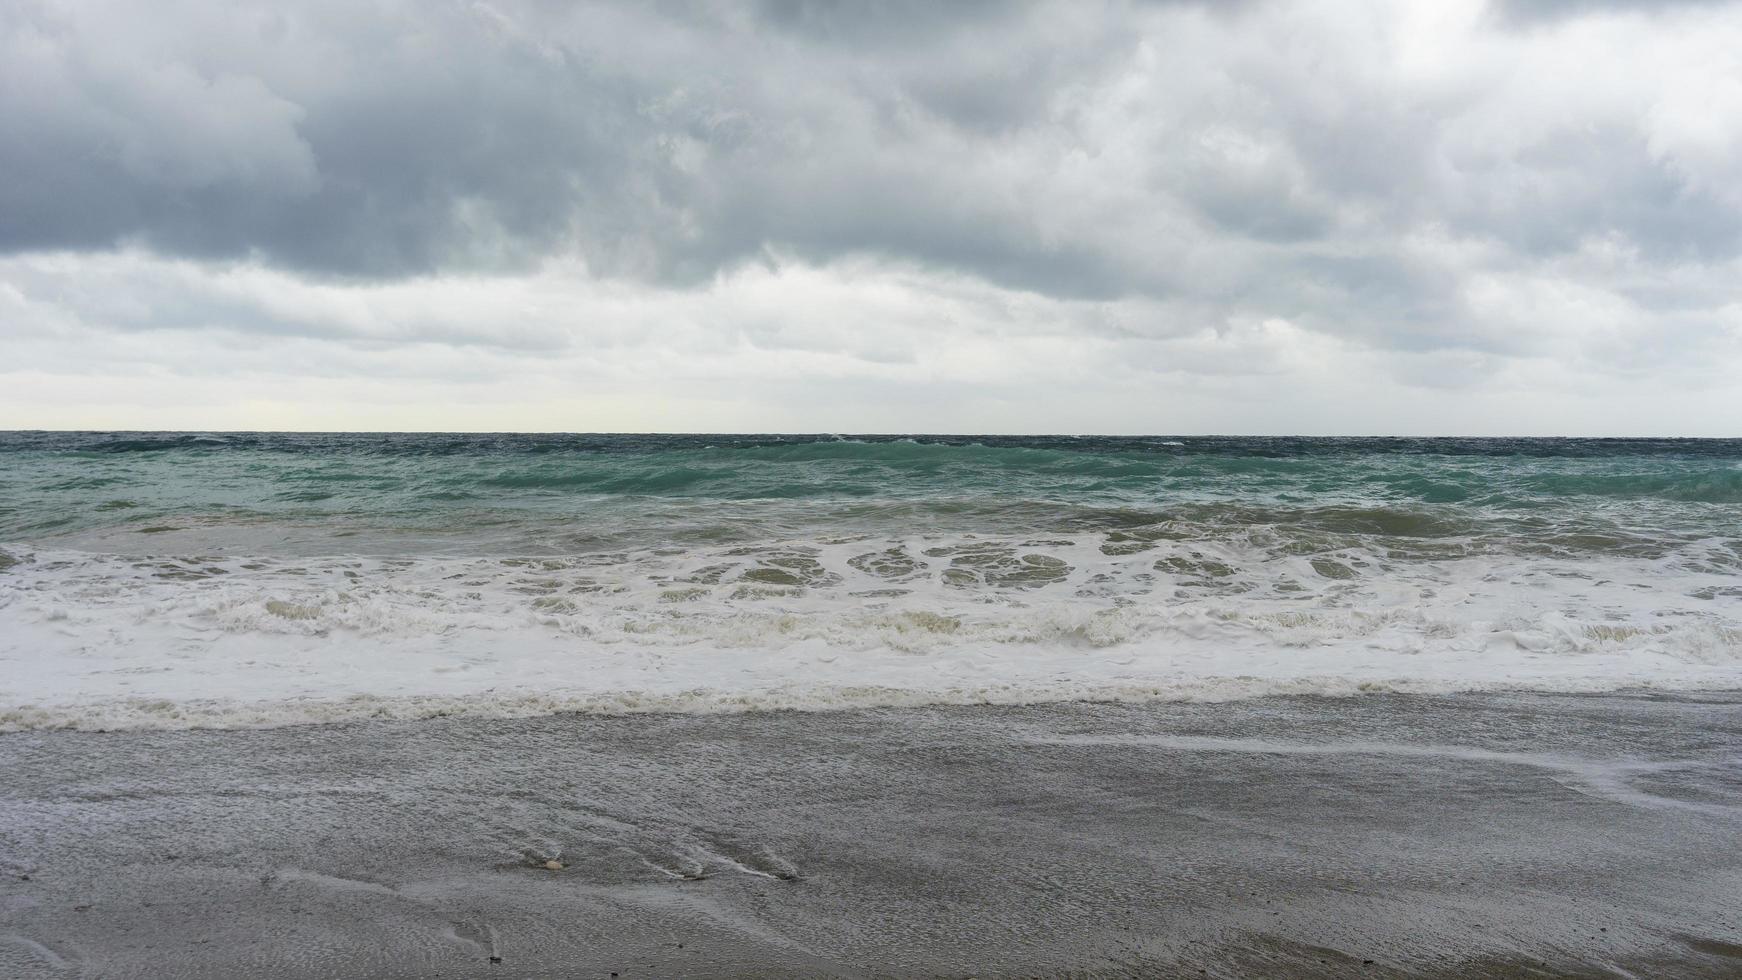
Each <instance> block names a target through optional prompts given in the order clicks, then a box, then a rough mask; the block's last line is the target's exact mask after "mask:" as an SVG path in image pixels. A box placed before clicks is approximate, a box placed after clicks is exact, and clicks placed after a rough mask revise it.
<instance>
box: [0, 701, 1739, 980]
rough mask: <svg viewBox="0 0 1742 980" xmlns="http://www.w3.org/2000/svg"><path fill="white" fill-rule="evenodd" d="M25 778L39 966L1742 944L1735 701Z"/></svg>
mask: <svg viewBox="0 0 1742 980" xmlns="http://www.w3.org/2000/svg"><path fill="white" fill-rule="evenodd" d="M0 771H3V772H4V773H5V779H4V781H3V785H0V976H8V977H10V976H18V977H80V976H102V977H123V978H125V977H233V976H258V977H354V976H355V977H414V976H443V977H469V976H485V977H609V976H612V975H616V976H619V977H623V978H631V977H684V976H694V977H704V976H758V977H769V976H790V977H811V976H843V977H860V976H901V977H906V976H980V977H993V976H1018V977H1020V976H1048V977H1050V976H1082V977H1100V976H1109V977H1124V976H1156V977H1174V976H1186V977H1195V976H1212V977H1243V976H1275V977H1333V976H1336V977H1348V976H1362V977H1368V976H1371V977H1451V976H1482V977H1514V976H1532V977H1558V976H1580V977H1585V976H1588V977H1627V976H1642V977H1643V976H1651V977H1665V976H1674V977H1714V978H1715V977H1737V976H1742V848H1739V847H1738V846H1737V845H1738V842H1739V841H1742V695H1735V694H1732V695H1686V696H1678V695H1668V694H1653V695H1638V696H1542V695H1483V696H1477V695H1465V696H1455V697H1409V696H1394V695H1370V696H1364V697H1360V698H1353V699H1346V700H1332V699H1312V698H1300V699H1289V698H1272V699H1264V700H1258V701H1248V702H1240V703H1232V704H1204V705H1189V704H1153V705H1107V704H1068V705H1052V706H1037V707H1026V708H992V707H976V708H936V709H908V710H887V711H856V712H842V713H824V714H795V713H775V714H750V715H731V716H727V715H720V716H705V717H704V716H636V717H624V718H597V717H587V716H575V715H571V716H559V717H549V718H537V719H523V720H492V721H483V720H475V719H437V720H432V721H423V722H378V723H358V724H346V725H329V726H310V727H301V728H285V729H275V730H260V731H212V732H197V731H196V732H160V733H149V732H131V733H127V732H117V733H75V732H58V733H25V734H16V735H6V736H0ZM547 862H557V863H559V864H560V865H561V867H560V869H557V868H556V866H555V865H551V866H549V867H547Z"/></svg>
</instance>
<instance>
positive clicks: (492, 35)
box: [0, 0, 1742, 352]
mask: <svg viewBox="0 0 1742 980" xmlns="http://www.w3.org/2000/svg"><path fill="white" fill-rule="evenodd" d="M1431 6H1433V5H1424V7H1422V8H1420V9H1418V10H1414V11H1406V12H1405V13H1406V14H1408V15H1409V16H1403V15H1398V14H1397V12H1396V11H1362V10H1360V9H1349V10H1343V9H1339V8H1334V7H1331V6H1327V5H1312V4H1300V5H1291V4H1276V3H1271V4H1259V3H1254V4H1238V5H1223V4H1212V5H1200V4H1193V3H1125V2H1115V0H1106V2H1096V3H1091V4H1075V3H1070V4H1065V3H1042V2H1034V3H992V2H973V3H950V4H944V3H926V2H918V0H914V2H898V3H885V4H870V3H849V2H845V0H839V2H837V0H765V2H762V3H758V4H752V5H744V4H737V3H727V2H723V0H721V2H702V0H696V2H677V0H666V2H662V3H658V4H653V5H646V6H644V5H634V4H583V5H568V4H558V3H543V2H534V0H525V2H518V0H480V2H474V3H460V2H457V0H456V2H434V3H425V4H410V5H396V4H372V3H370V4H365V3H355V2H328V3H309V4H299V5H288V6H287V5H278V4H265V3H247V2H243V3H237V4H228V5H216V4H209V3H195V2H166V3H164V4H153V5H148V6H146V5H122V4H115V5H102V4H82V3H59V2H51V0H19V2H15V3H12V4H8V5H6V6H5V7H4V9H0V173H3V174H4V175H5V178H6V179H5V180H3V181H0V251H4V252H9V253H14V254H19V253H31V252H40V251H45V250H73V251H101V250H108V249H113V248H116V247H131V248H138V249H142V250H144V251H146V252H150V253H154V254H156V255H159V256H166V257H186V258H191V259H198V260H242V261H247V262H253V263H258V264H263V265H266V266H270V267H275V268H278V269H281V270H288V271H290V272H293V273H295V274H298V275H303V276H309V277H313V278H317V279H324V278H329V277H331V278H337V279H341V280H349V281H392V280H395V279H402V278H404V277H408V276H420V275H431V274H462V275H466V274H479V273H503V272H516V271H526V270H530V269H533V268H535V267H536V266H537V265H538V264H539V263H540V262H541V261H544V260H546V259H548V258H550V257H552V256H580V257H582V258H583V259H584V260H585V262H586V264H587V267H588V269H589V270H590V272H591V273H592V274H593V275H595V276H599V277H601V278H605V279H620V280H624V281H629V282H637V283H644V284H654V285H661V286H678V287H683V288H689V287H694V286H696V285H698V284H703V283H706V282H708V281H710V280H711V279H712V278H713V277H715V276H717V275H719V274H721V273H722V272H729V271H731V270H733V269H736V268H740V267H743V266H745V265H747V264H749V265H753V264H756V263H767V262H774V261H795V260H796V261H801V262H809V263H817V264H826V263H829V262H832V261H838V260H842V259H846V258H851V257H865V256H870V257H876V258H880V259H883V260H887V261H890V262H894V263H902V264H910V265H914V266H917V267H921V268H925V269H931V270H941V271H947V272H953V273H959V274H964V275H967V276H971V277H977V278H979V279H982V280H984V281H987V282H990V283H993V284H996V285H998V286H1001V287H1005V288H1009V289H1016V290H1023V291H1030V292H1035V293H1040V294H1044V295H1047V296H1049V297H1052V298H1059V299H1102V300H1112V299H1119V298H1140V299H1155V300H1165V301H1170V302H1177V303H1181V304H1185V305H1186V306H1189V307H1190V308H1192V309H1197V310H1204V311H1216V312H1215V314H1214V315H1218V316H1220V317H1222V318H1224V319H1226V318H1230V317H1235V318H1237V317H1248V318H1254V317H1256V318H1262V317H1265V316H1280V317H1286V318H1289V319H1291V320H1293V321H1295V322H1299V323H1303V324H1311V325H1313V327H1314V329H1319V330H1323V331H1325V332H1329V333H1335V334H1340V335H1344V336H1348V337H1352V338H1359V339H1360V340H1362V341H1363V342H1366V343H1372V344H1375V345H1381V346H1390V347H1397V348H1401V349H1406V350H1418V349H1422V350H1428V349H1437V348H1441V347H1458V346H1468V347H1477V348H1481V349H1483V350H1491V351H1502V352H1504V351H1510V350H1514V349H1517V348H1519V347H1520V346H1524V347H1528V346H1529V344H1528V343H1524V342H1521V341H1519V339H1518V337H1516V336H1513V335H1508V334H1505V333H1504V332H1500V331H1495V330H1489V329H1486V328H1484V327H1483V326H1482V325H1481V324H1480V323H1479V322H1478V320H1479V316H1480V311H1479V309H1478V306H1477V305H1473V304H1472V301H1471V299H1470V295H1469V294H1470V292H1471V288H1472V287H1471V283H1472V279H1471V276H1472V273H1471V267H1470V265H1469V263H1476V264H1478V265H1480V266H1482V267H1483V268H1487V269H1502V270H1504V269H1511V268H1523V267H1532V268H1534V267H1537V266H1540V265H1542V264H1544V263H1555V262H1563V261H1565V262H1572V261H1575V260H1577V259H1578V257H1579V256H1581V255H1584V254H1586V253H1587V252H1589V251H1590V249H1592V248H1593V247H1594V246H1593V243H1606V244H1605V245H1604V247H1613V248H1617V249H1621V250H1623V251H1626V252H1627V253H1628V254H1629V255H1631V256H1633V258H1632V259H1631V260H1630V261H1633V262H1635V263H1636V264H1637V265H1640V266H1642V267H1643V268H1645V269H1646V270H1647V272H1645V273H1636V275H1635V278H1640V277H1643V278H1644V279H1646V280H1650V279H1652V278H1653V276H1654V275H1655V276H1656V277H1657V278H1661V277H1662V276H1663V275H1666V274H1667V271H1666V270H1671V269H1679V268H1683V267H1692V268H1704V269H1708V270H1709V269H1715V268H1718V267H1721V266H1722V265H1723V264H1724V263H1728V262H1731V261H1733V260H1734V259H1735V258H1736V256H1737V255H1738V252H1739V251H1742V194H1739V193H1737V192H1736V191H1735V190H1734V188H1735V187H1736V186H1737V183H1736V180H1735V178H1742V166H1738V164H1737V161H1736V156H1737V149H1738V147H1737V144H1736V143H1735V142H1734V141H1731V142H1726V141H1725V137H1723V135H1722V132H1721V131H1720V132H1717V133H1716V135H1714V132H1712V131H1709V130H1710V127H1709V126H1707V124H1706V123H1705V122H1703V121H1702V118H1703V117H1702V116H1701V112H1702V111H1703V110H1702V109H1701V108H1700V107H1699V105H1698V103H1699V101H1700V100H1701V99H1702V98H1705V97H1706V93H1705V92H1703V91H1702V90H1701V88H1700V85H1701V84H1702V78H1705V77H1707V76H1722V74H1723V71H1722V69H1721V68H1719V69H1716V70H1714V71H1708V72H1705V74H1704V75H1701V74H1700V73H1699V72H1698V71H1695V72H1694V73H1693V74H1692V75H1690V76H1689V78H1688V79H1683V80H1681V81H1679V82H1675V84H1673V85H1672V84H1670V82H1669V81H1666V79H1670V76H1671V75H1672V74H1674V73H1675V72H1678V71H1680V72H1686V71H1688V70H1689V69H1690V65H1689V63H1688V62H1689V61H1690V59H1689V58H1681V57H1677V56H1676V55H1677V51H1678V49H1677V45H1678V44H1681V43H1682V42H1681V41H1679V40H1678V39H1677V38H1675V37H1669V36H1668V35H1665V37H1664V38H1659V39H1657V42H1656V45H1655V47H1653V44H1652V43H1650V42H1651V41H1652V39H1651V38H1649V37H1647V38H1643V39H1642V43H1641V44H1640V45H1638V47H1639V48H1640V51H1639V53H1638V56H1637V60H1633V61H1628V62H1626V63H1625V64H1619V63H1616V62H1615V61H1613V60H1604V59H1613V57H1614V56H1615V54H1616V50H1615V48H1614V47H1610V48H1605V47H1603V46H1602V45H1603V44H1605V43H1608V44H1612V45H1619V44H1621V43H1622V42H1621V40H1617V38H1618V37H1619V35H1616V36H1614V37H1609V40H1608V41H1604V40H1603V38H1602V37H1599V38H1598V39H1597V41H1587V40H1581V39H1580V37H1582V35H1581V36H1579V37H1575V36H1574V35H1572V34H1568V35H1567V36H1568V37H1569V38H1570V40H1568V41H1567V42H1566V44H1565V45H1563V46H1562V47H1564V49H1565V51H1564V54H1556V55H1555V57H1553V58H1550V57H1547V56H1545V55H1543V54H1541V53H1532V52H1531V51H1524V50H1522V49H1521V48H1519V46H1520V45H1525V44H1531V43H1537V41H1534V40H1532V39H1533V38H1535V39H1540V37H1542V36H1544V35H1546V34H1551V33H1553V32H1555V31H1562V30H1571V28H1572V27H1573V26H1576V24H1575V22H1576V21H1577V19H1578V18H1579V17H1581V16H1583V15H1586V14H1590V13H1593V12H1599V8H1600V9H1601V10H1605V11H1606V10H1611V9H1620V8H1624V7H1631V8H1637V9H1643V5H1639V4H1633V5H1628V4H1620V3H1594V2H1593V3H1578V2H1563V3H1547V2H1519V0H1513V2H1509V3H1504V4H1501V5H1499V6H1497V7H1495V8H1494V9H1493V10H1492V11H1490V13H1497V14H1498V17H1491V16H1487V15H1485V14H1484V15H1481V16H1477V17H1475V18H1474V19H1473V23H1470V24H1463V25H1461V26H1460V25H1453V26H1452V27H1450V28H1446V29H1444V30H1441V29H1440V28H1436V27H1434V26H1433V25H1428V26H1425V27H1424V26H1421V25H1412V24H1411V23H1408V22H1407V21H1408V20H1409V17H1410V16H1416V15H1421V16H1426V15H1427V14H1431V13H1433V12H1434V11H1432V10H1430V9H1429V7H1431ZM1444 9H1446V10H1451V9H1452V8H1451V7H1450V6H1448V7H1446V8H1444ZM1678 9H1682V10H1685V11H1693V12H1695V13H1699V14H1700V15H1702V16H1706V17H1708V18H1712V19H1718V20H1725V21H1727V22H1729V23H1731V24H1732V26H1733V25H1734V23H1735V21H1736V20H1737V8H1736V7H1735V6H1734V5H1732V6H1718V5H1713V4H1684V5H1681V6H1680V7H1679V8H1678ZM1382 14H1383V16H1382ZM1525 22H1528V23H1529V29H1528V30H1518V29H1515V28H1517V27H1518V25H1519V24H1523V23H1525ZM1496 23H1498V24H1499V26H1498V27H1496V26H1495V24H1496ZM1707 26H1709V25H1707ZM1695 29H1697V30H1700V31H1703V32H1704V33H1707V34H1709V33H1710V31H1708V30H1705V28H1703V27H1696V28H1695ZM1664 30H1669V28H1667V27H1666V28H1664ZM1459 32H1462V33H1459ZM1526 35H1528V36H1526ZM1599 42H1601V43H1599ZM1545 50H1547V49H1545ZM1628 50H1629V51H1631V47H1629V48H1628ZM1553 51H1554V52H1561V51H1562V48H1561V47H1557V48H1554V49H1553ZM1666 52H1668V54H1666ZM1699 54H1700V53H1695V54H1694V58H1696V59H1697V57H1698V56H1699ZM1581 59H1597V60H1594V61H1585V60H1581ZM1692 67H1693V68H1695V69H1697V68H1698V65H1697V63H1696V64H1693V65H1692ZM1626 73H1632V75H1636V76H1637V77H1626V78H1622V77H1619V76H1621V75H1623V74H1626ZM1690 107H1691V108H1690ZM1714 111H1721V110H1714ZM1478 252H1479V253H1480V255H1476V253H1478ZM1454 253H1455V254H1454ZM1472 256H1475V257H1472ZM1575 274H1577V273H1575ZM1630 289H1631V292H1630V293H1629V295H1630V296H1633V297H1636V298H1637V299H1638V301H1639V302H1640V303H1642V304H1646V305H1651V304H1657V303H1668V302H1671V299H1669V298H1667V297H1668V294H1669V293H1673V292H1675V291H1673V290H1653V289H1652V288H1651V283H1650V282H1649V281H1646V282H1636V283H1634V284H1633V285H1632V286H1631V287H1630ZM189 315H190V316H191V315H192V314H191V313H190V314H189ZM273 322H274V323H275V326H274V327H273V329H275V330H276V329H285V330H289V329H294V324H287V323H281V322H278V321H273ZM1169 329H1171V327H1170V328H1169Z"/></svg>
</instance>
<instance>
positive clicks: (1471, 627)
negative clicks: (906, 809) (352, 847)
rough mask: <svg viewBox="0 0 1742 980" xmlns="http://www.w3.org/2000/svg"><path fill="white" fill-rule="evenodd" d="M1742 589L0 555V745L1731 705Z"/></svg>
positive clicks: (497, 561) (871, 561) (874, 568)
mask: <svg viewBox="0 0 1742 980" xmlns="http://www.w3.org/2000/svg"><path fill="white" fill-rule="evenodd" d="M9 553H10V552H9ZM1726 555H1729V556H1730V557H1729V558H1728V559H1725V556H1726ZM1726 560H1728V561H1729V562H1730V563H1729V564H1725V563H1724V562H1725V561H1726ZM1736 582H1737V578H1736V567H1735V556H1734V554H1733V553H1732V552H1730V551H1729V550H1728V549H1727V547H1726V546H1725V545H1724V544H1723V542H1720V541H1701V542H1693V543H1690V544H1689V545H1688V546H1686V547H1684V548H1682V549H1679V550H1676V551H1673V552H1670V553H1666V554H1661V555H1655V556H1641V555H1635V554H1625V553H1614V554H1602V555H1591V554H1583V555H1581V554H1576V553H1569V554H1568V555H1564V556H1560V557H1555V556H1518V555H1506V554H1456V553H1452V554H1449V555H1446V556H1441V557H1420V556H1413V557H1407V558H1399V557H1397V556H1395V555H1393V554H1391V553H1390V552H1389V551H1386V550H1383V549H1360V548H1348V549H1343V550H1338V551H1309V552H1296V551H1293V550H1291V549H1288V548H1281V549H1277V548H1274V547H1272V546H1271V545H1270V544H1267V543H1266V542H1264V541H1263V540H1261V539H1247V540H1236V539H1229V540H1225V541H1221V542H1206V541H1202V540H1191V539H1186V540H1173V539H1167V538H1155V539H1153V540H1150V541H1136V542H1133V541H1131V540H1125V539H1120V538H1118V537H1117V536H1114V535H1097V534H1082V535H1077V536H1072V537H1053V538H1027V537H1020V536H1006V537H998V538H987V537H984V536H972V535H969V536H936V535H908V536H904V537H897V538H890V537H867V536H862V535H861V536H855V537H848V538H843V539H835V538H830V539H804V540H799V541H785V542H773V543H764V544H758V545H734V546H723V547H710V548H690V549H669V548H666V549H647V550H641V551H625V552H615V553H601V554H593V555H578V556H577V555H570V556H550V557H542V558H540V557H525V558H434V557H423V558H379V559H366V558H356V557H344V558H318V559H291V558H283V557H261V556H255V557H217V556H205V557H195V556H176V557H155V558H152V557H142V556H135V557H124V556H104V555H92V554H87V553H80V552H68V551H59V552H54V551H22V552H20V553H18V554H16V555H15V556H14V558H13V564H12V565H11V566H10V567H9V568H6V569H4V570H0V658H5V659H7V660H9V661H10V662H11V663H13V664H14V666H15V669H14V670H13V671H12V672H11V675H10V677H9V679H6V680H3V681H0V713H3V717H0V725H11V726H13V727H37V726H42V725H63V724H75V723H76V724H86V723H87V721H78V720H77V719H107V720H104V721H100V722H99V721H89V722H88V723H91V724H102V725H105V726H109V727H113V726H115V725H120V724H123V723H125V724H135V723H137V724H146V723H150V724H159V723H163V724H169V723H171V722H173V723H177V724H181V723H186V724H228V723H230V721H226V720H225V719H230V720H231V721H235V723H249V724H253V723H265V722H264V721H262V719H270V718H281V719H289V720H296V719H303V720H309V719H317V718H351V717H371V716H376V715H380V716H383V717H399V716H411V715H416V714H417V713H418V712H425V711H431V710H438V709H436V708H432V707H430V706H432V705H433V706H445V707H440V708H439V710H441V711H466V712H491V711H528V710H532V708H531V707H528V706H535V705H541V704H542V705H547V706H555V707H550V708H549V710H727V709H728V708H731V707H733V706H736V707H737V708H738V709H743V710H752V709H764V708H780V707H803V706H811V707H826V706H871V705H880V704H909V703H956V702H962V701H985V700H994V699H1003V700H1007V701H1022V700H1054V699H1059V698H1080V697H1095V698H1102V697H1138V696H1143V697H1224V696H1256V695H1260V694H1275V693H1327V694H1329V693H1345V694H1353V693H1359V692H1361V691H1364V690H1406V691H1440V690H1482V689H1494V688H1516V687H1529V688H1535V689H1547V690H1599V689H1603V690H1607V689H1616V688H1624V687H1637V686H1653V685H1656V686H1664V687H1687V686H1699V687H1742V616H1739V615H1738V610H1742V603H1739V602H1738V601H1737V600H1738V599H1742V586H1738V585H1737V584H1736ZM796 678H802V679H803V682H802V684H800V683H797V682H796V681H795V679H796ZM1144 692H1147V693H1144ZM1242 692H1243V693H1242ZM269 704H277V705H280V707H277V708H268V707H260V706H261V705H269ZM140 705H146V706H148V709H149V710H147V708H141V707H140ZM250 705H253V706H254V707H249V706H250ZM251 712H252V714H251ZM407 713H409V714H407ZM148 716H149V717H148ZM128 718H131V719H133V721H125V719H128ZM153 718H155V719H158V720H156V721H152V720H151V719H153ZM164 719H169V720H168V721H165V720H164ZM248 719H254V720H252V721H250V720H248Z"/></svg>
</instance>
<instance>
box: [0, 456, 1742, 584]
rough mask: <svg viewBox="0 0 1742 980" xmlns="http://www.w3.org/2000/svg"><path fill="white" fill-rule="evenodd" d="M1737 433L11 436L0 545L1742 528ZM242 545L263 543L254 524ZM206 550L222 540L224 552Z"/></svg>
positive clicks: (603, 545) (512, 545) (525, 546)
mask: <svg viewBox="0 0 1742 980" xmlns="http://www.w3.org/2000/svg"><path fill="white" fill-rule="evenodd" d="M1738 505H1742V440H1672V441H1645V440H1541V439H1528V440H1506V439H1494V440H1488V439H1484V440H1408V439H1377V440H1369V439H1228V438H1223V439H1211V438H1166V437H1160V438H1117V439H1115V438H1094V437H1084V438H1051V437H1034V438H1030V437H1017V438H1012V437H929V436H917V437H888V438H863V437H856V438H853V439H840V438H837V437H830V436H784V437H777V436H751V437H722V436H542V435H541V436H520V435H502V436H492V435H485V436H470V435H408V434H387V435H298V434H233V435H221V436H190V435H177V434H146V433H137V434H123V433H77V434H67V433H11V434H4V435H0V542H7V543H19V542H44V541H55V540H63V539H65V540H73V541H82V540H93V541H103V542H108V543H111V544H126V545H128V546H129V547H135V548H147V550H153V549H151V548H149V547H148V546H149V544H150V536H151V535H161V534H167V533H171V532H176V533H177V537H176V538H175V539H174V540H176V541H178V542H179V543H181V544H183V545H185V546H188V547H197V546H198V545H199V544H200V543H201V538H202V534H201V529H206V530H207V531H210V532H211V535H212V536H213V537H215V538H217V539H219V541H221V540H228V539H232V538H239V539H243V540H246V541H248V542H249V543H250V544H251V545H253V546H255V547H257V548H259V549H263V550H265V551H266V552H267V553H276V552H279V551H284V552H288V553H309V549H310V548H314V549H316V552H319V551H320V550H321V549H331V550H332V552H333V553H348V552H351V551H361V552H363V553H382V554H417V553H422V552H424V551H435V552H439V553H444V554H539V555H544V554H564V553H572V552H585V551H589V550H594V549H609V548H615V547H626V546H651V545H659V544H673V545H679V546H682V545H691V544H703V543H725V542H733V541H753V540H757V539H761V538H767V537H791V536H795V535H804V534H821V533H829V532H848V533H854V532H866V531H883V530H887V529H892V528H919V529H925V530H932V531H937V532H952V531H956V532H961V531H967V532H975V531H1021V532H1023V533H1051V532H1057V533H1072V532H1079V531H1103V532H1107V533H1114V534H1137V535H1142V534H1145V533H1152V532H1153V533H1174V534H1187V533H1191V530H1192V529H1193V528H1202V529H1203V532H1204V533H1207V534H1218V533H1226V532H1228V531H1230V530H1237V529H1239V528H1242V527H1248V528H1249V527H1258V526H1262V527H1267V528H1273V529H1276V530H1278V532H1279V533H1283V534H1297V533H1298V534H1300V535H1302V536H1303V537H1305V538H1316V537H1320V536H1323V535H1338V534H1342V535H1379V536H1386V537H1395V538H1397V539H1399V541H1400V542H1409V541H1420V540H1427V541H1431V540H1434V539H1450V538H1469V539H1471V542H1472V547H1486V548H1498V547H1514V548H1518V549H1521V550H1523V551H1525V552H1548V551H1559V550H1567V549H1572V550H1579V549H1592V550H1598V551H1601V550H1606V549H1624V550H1625V549H1634V550H1637V549H1651V548H1653V547H1663V546H1666V545H1670V544H1673V543H1674V542H1677V541H1685V540H1687V539H1688V538H1690V537H1707V536H1718V537H1739V536H1742V507H1739V506H1738ZM243 529H247V530H246V532H244V531H243ZM213 543H218V541H214V542H213Z"/></svg>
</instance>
